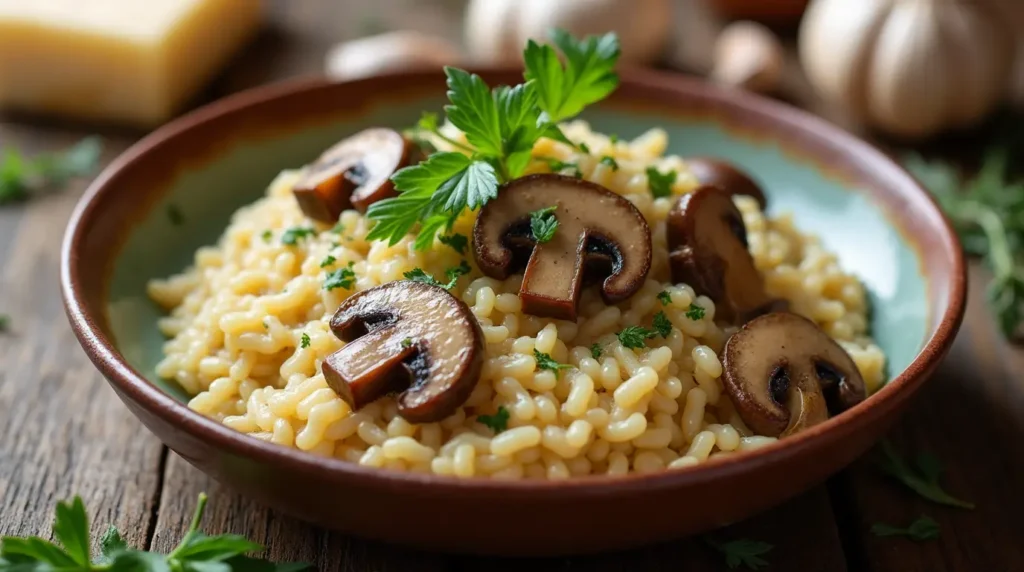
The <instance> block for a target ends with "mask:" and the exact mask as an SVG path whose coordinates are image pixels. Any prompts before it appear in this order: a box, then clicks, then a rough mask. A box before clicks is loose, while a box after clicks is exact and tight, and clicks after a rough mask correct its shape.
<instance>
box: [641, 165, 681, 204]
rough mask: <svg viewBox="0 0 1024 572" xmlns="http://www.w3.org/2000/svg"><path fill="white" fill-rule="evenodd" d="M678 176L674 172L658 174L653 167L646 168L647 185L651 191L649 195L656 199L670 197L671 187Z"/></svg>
mask: <svg viewBox="0 0 1024 572" xmlns="http://www.w3.org/2000/svg"><path fill="white" fill-rule="evenodd" d="M676 177H678V174H677V173H676V172H675V171H669V172H667V173H660V172H658V169H656V168H654V167H647V185H648V186H649V187H650V189H651V195H653V196H654V198H656V199H658V198H661V197H670V196H672V185H673V184H674V183H675V182H676Z"/></svg>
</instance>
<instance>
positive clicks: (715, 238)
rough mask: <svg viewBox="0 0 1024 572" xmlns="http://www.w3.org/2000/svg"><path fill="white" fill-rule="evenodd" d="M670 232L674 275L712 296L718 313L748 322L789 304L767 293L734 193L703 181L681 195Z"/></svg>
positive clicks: (672, 214)
mask: <svg viewBox="0 0 1024 572" xmlns="http://www.w3.org/2000/svg"><path fill="white" fill-rule="evenodd" d="M666 237H667V239H668V248H669V267H670V269H671V271H672V280H673V281H674V282H677V283H679V282H683V283H686V284H689V285H690V286H691V287H692V288H693V289H694V291H695V292H697V293H698V294H704V295H705V296H707V297H708V298H711V299H712V300H713V301H714V302H715V316H716V318H720V319H722V320H725V321H727V322H743V321H746V320H747V319H749V318H751V317H754V316H756V315H759V314H762V313H764V312H766V311H771V310H778V309H783V308H784V307H785V306H784V305H783V304H784V302H780V301H778V300H774V299H772V298H770V297H769V296H768V295H767V294H766V293H765V290H764V279H763V278H762V277H761V273H760V272H758V271H757V268H756V267H755V266H754V260H753V258H752V257H751V256H750V252H749V251H748V250H747V231H746V227H745V226H744V225H743V217H742V215H740V211H739V210H738V209H737V208H736V205H734V204H733V202H732V197H731V195H730V194H729V193H728V192H726V191H723V190H721V189H719V188H717V187H709V186H703V187H700V188H698V189H697V190H695V191H693V192H692V193H689V194H686V195H683V196H681V197H679V200H678V201H676V204H675V205H673V207H672V210H671V211H669V214H668V221H667V226H666Z"/></svg>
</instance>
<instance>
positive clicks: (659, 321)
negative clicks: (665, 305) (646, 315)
mask: <svg viewBox="0 0 1024 572" xmlns="http://www.w3.org/2000/svg"><path fill="white" fill-rule="evenodd" d="M654 331H656V332H658V335H659V336H661V337H663V338H667V337H669V335H670V334H672V322H671V321H669V319H668V316H666V315H665V312H658V313H657V314H655V315H654Z"/></svg>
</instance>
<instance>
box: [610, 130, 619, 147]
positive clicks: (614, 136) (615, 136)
mask: <svg viewBox="0 0 1024 572" xmlns="http://www.w3.org/2000/svg"><path fill="white" fill-rule="evenodd" d="M608 142H609V143H611V144H612V145H615V144H616V143H618V142H619V135H618V134H617V133H612V134H611V135H609V136H608Z"/></svg>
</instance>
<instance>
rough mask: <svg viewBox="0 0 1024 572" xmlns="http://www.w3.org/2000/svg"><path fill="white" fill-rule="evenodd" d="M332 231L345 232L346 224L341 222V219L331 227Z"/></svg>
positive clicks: (335, 232) (336, 232)
mask: <svg viewBox="0 0 1024 572" xmlns="http://www.w3.org/2000/svg"><path fill="white" fill-rule="evenodd" d="M331 232H333V233H334V234H342V233H343V232H345V225H343V224H341V221H340V220H339V221H338V222H337V224H335V225H334V226H333V227H331Z"/></svg>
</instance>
